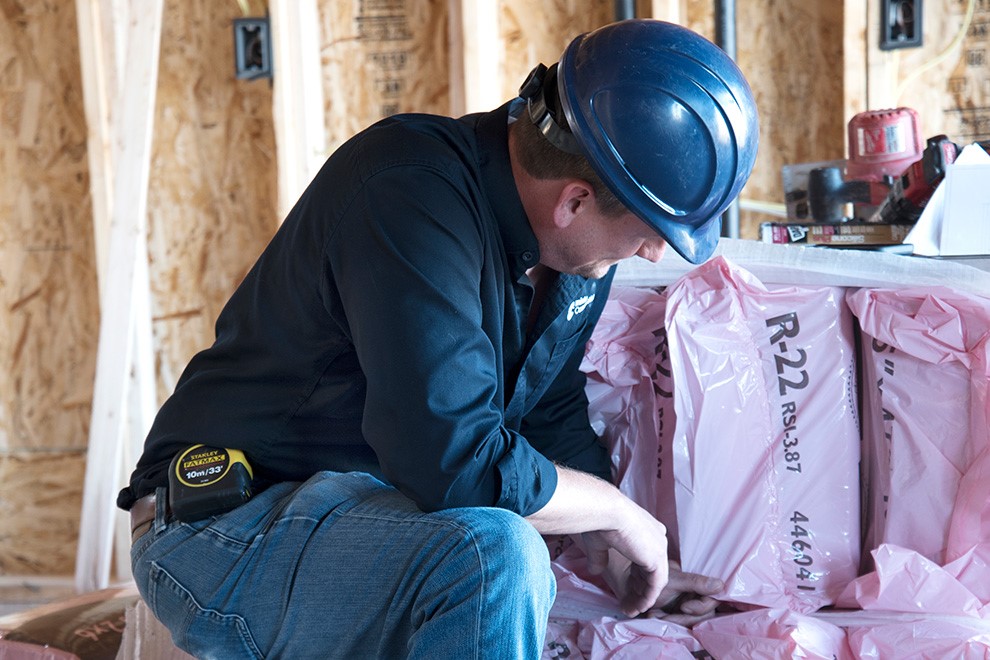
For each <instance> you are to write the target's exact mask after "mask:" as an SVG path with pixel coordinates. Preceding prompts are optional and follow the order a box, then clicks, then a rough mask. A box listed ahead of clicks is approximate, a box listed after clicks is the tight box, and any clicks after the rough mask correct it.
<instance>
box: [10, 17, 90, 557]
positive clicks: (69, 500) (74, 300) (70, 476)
mask: <svg viewBox="0 0 990 660" xmlns="http://www.w3.org/2000/svg"><path fill="white" fill-rule="evenodd" d="M75 20H76V19H75V5H74V3H71V2H65V1H64V0H50V1H42V0H2V1H0V174H2V176H0V305H2V311H0V357H2V364H3V372H2V377H0V521H2V523H0V574H3V575H10V574H18V575H20V574H53V573H55V574H71V572H72V568H73V565H74V561H75V560H74V554H75V542H76V537H77V534H78V518H79V507H80V502H81V498H80V489H81V484H82V476H83V463H84V459H85V448H86V441H87V433H88V426H89V409H90V402H91V399H92V382H93V374H94V369H95V363H96V362H95V359H96V341H97V333H98V322H99V319H98V315H99V310H98V300H97V295H96V271H95V263H94V256H93V241H92V228H91V225H92V221H91V213H90V202H89V196H88V189H89V179H88V164H87V160H86V124H85V119H84V117H83V103H82V92H81V89H80V82H79V58H78V56H77V50H78V49H77V46H76V27H75Z"/></svg>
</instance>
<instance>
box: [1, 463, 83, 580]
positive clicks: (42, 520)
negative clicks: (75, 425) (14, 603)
mask: <svg viewBox="0 0 990 660" xmlns="http://www.w3.org/2000/svg"><path fill="white" fill-rule="evenodd" d="M84 464H85V460H84V456H83V455H82V454H79V453H76V452H60V451H53V452H50V453H37V452H35V453H32V452H15V453H8V454H5V455H4V456H2V457H0V484H2V487H0V488H2V490H0V520H3V524H2V525H0V575H71V573H72V570H73V567H74V566H75V560H76V537H77V535H78V533H79V506H80V503H81V501H82V484H83V479H82V475H83V471H84Z"/></svg>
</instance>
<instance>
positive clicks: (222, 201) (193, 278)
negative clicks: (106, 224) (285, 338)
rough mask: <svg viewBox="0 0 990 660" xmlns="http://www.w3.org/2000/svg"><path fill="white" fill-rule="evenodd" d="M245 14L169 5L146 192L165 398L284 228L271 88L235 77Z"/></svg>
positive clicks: (200, 2) (180, 0)
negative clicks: (235, 31)
mask: <svg viewBox="0 0 990 660" xmlns="http://www.w3.org/2000/svg"><path fill="white" fill-rule="evenodd" d="M249 4H250V5H251V6H252V9H253V11H254V12H257V13H258V14H263V13H264V10H265V6H264V3H261V2H259V1H258V0H253V1H252V2H251V3H249ZM241 15H242V14H241V13H240V10H239V8H238V4H237V3H234V2H214V1H212V0H167V1H166V2H165V17H166V20H165V24H164V28H163V33H162V50H161V67H160V71H159V78H158V99H157V110H156V115H155V138H154V147H153V156H152V165H151V182H150V189H149V200H148V208H149V237H148V238H149V241H148V250H149V258H150V265H151V283H152V300H153V312H152V313H153V317H152V320H153V330H154V336H155V345H156V362H157V371H158V392H159V396H160V398H161V399H162V400H164V397H165V396H167V395H168V394H170V393H171V391H172V390H173V389H174V387H175V383H176V380H177V379H178V377H179V375H180V373H181V371H182V369H183V368H184V367H185V365H186V363H187V362H188V361H189V359H190V358H191V357H192V356H193V355H194V354H195V353H196V352H197V351H199V350H201V349H203V348H205V347H207V346H209V344H211V343H212V341H213V338H214V332H213V327H214V322H215V321H216V317H217V315H218V314H219V312H220V309H221V308H222V306H223V304H224V303H225V302H226V301H227V298H229V297H230V294H231V293H232V292H233V290H234V288H235V287H236V286H237V284H238V283H239V282H240V280H241V279H243V277H244V275H245V274H246V273H247V271H248V269H249V268H250V267H251V265H252V264H253V263H254V260H255V259H256V258H257V256H258V254H260V253H261V251H262V249H264V246H265V244H266V243H267V242H268V241H269V240H270V239H271V236H272V234H273V233H274V231H275V228H276V227H277V226H278V217H277V211H276V209H277V202H276V197H277V192H276V166H275V138H274V132H273V129H272V90H271V85H270V84H269V81H267V80H254V81H245V80H237V79H236V78H235V77H234V64H233V41H232V40H233V36H232V30H231V23H232V21H233V19H234V18H237V17H239V16H241ZM277 66H278V65H277V63H276V67H277Z"/></svg>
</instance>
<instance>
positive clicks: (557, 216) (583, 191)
mask: <svg viewBox="0 0 990 660" xmlns="http://www.w3.org/2000/svg"><path fill="white" fill-rule="evenodd" d="M594 203H595V190H594V188H592V187H591V184H589V183H588V182H587V181H583V180H581V179H568V180H567V182H566V183H565V184H564V186H563V187H562V188H561V189H560V194H559V195H558V196H557V203H556V204H555V205H554V207H553V222H554V224H555V225H556V226H557V227H558V228H560V229H563V228H564V227H567V226H569V225H570V224H571V223H572V222H574V221H575V220H576V219H577V218H578V217H579V216H580V215H581V214H582V213H584V212H585V211H586V210H588V209H590V208H592V206H593V205H594Z"/></svg>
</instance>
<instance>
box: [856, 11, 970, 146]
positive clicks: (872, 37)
mask: <svg viewBox="0 0 990 660" xmlns="http://www.w3.org/2000/svg"><path fill="white" fill-rule="evenodd" d="M861 1H862V2H863V3H864V4H865V10H864V12H863V13H862V14H861V15H859V16H854V17H852V18H853V19H857V18H858V20H859V22H858V23H853V24H851V25H850V27H849V28H848V29H849V30H850V31H853V32H858V31H862V32H863V33H864V34H865V37H866V39H865V41H860V42H859V49H858V50H857V51H856V52H855V53H851V55H853V56H854V57H858V58H859V59H860V60H861V61H862V62H864V63H865V71H866V76H865V78H866V80H865V83H866V84H865V91H864V92H863V93H861V95H862V96H863V97H865V98H864V101H865V103H864V107H861V108H859V109H858V110H857V112H858V111H861V110H867V109H869V110H876V109H881V108H892V107H899V106H907V107H911V108H914V109H915V110H916V111H917V112H918V115H919V120H920V125H921V132H922V139H926V138H929V137H932V136H934V135H938V134H940V133H945V134H946V135H948V137H949V139H952V140H954V141H956V142H958V143H960V144H965V143H968V142H970V141H974V140H986V139H988V138H990V5H988V3H987V2H985V0H932V1H930V2H926V3H924V16H923V19H922V35H923V44H922V46H921V47H919V48H907V49H898V50H891V51H881V50H880V49H879V47H878V44H879V34H880V28H879V17H880V2H879V0H861ZM969 9H971V10H972V11H971V15H970V18H969V22H968V23H966V22H965V21H966V16H967V10H969ZM847 78H848V77H847ZM855 82H856V81H855V80H851V79H847V81H846V84H847V87H848V88H850V89H855V88H854V87H853V83H855ZM861 85H862V84H861Z"/></svg>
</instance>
